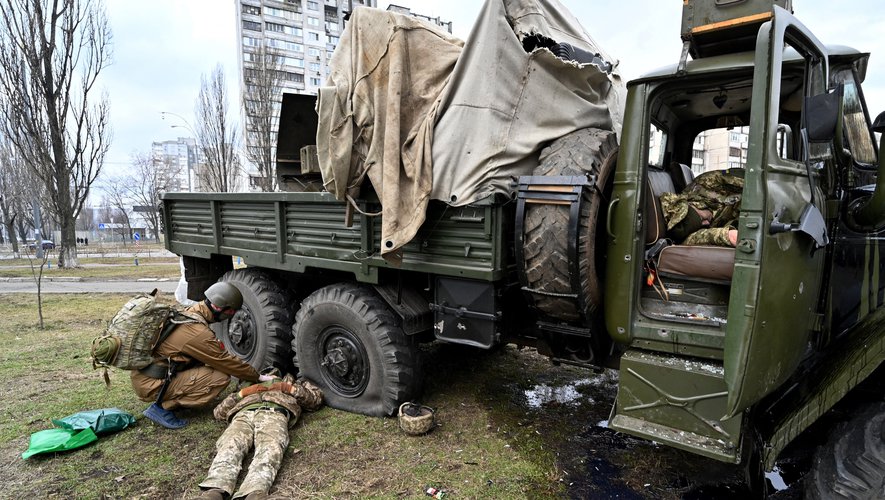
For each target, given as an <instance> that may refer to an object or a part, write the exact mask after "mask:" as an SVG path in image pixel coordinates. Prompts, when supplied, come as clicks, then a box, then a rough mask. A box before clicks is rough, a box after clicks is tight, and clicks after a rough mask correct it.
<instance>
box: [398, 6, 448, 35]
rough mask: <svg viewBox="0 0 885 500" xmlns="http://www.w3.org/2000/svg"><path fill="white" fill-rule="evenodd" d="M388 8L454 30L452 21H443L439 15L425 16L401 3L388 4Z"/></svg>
mask: <svg viewBox="0 0 885 500" xmlns="http://www.w3.org/2000/svg"><path fill="white" fill-rule="evenodd" d="M387 10H389V11H391V12H396V13H398V14H404V15H407V16H412V17H414V18H416V19H420V20H422V21H424V22H425V23H430V24H433V25H434V26H439V27H440V28H442V29H444V30H446V31H448V32H449V33H451V32H452V21H443V20H442V19H440V18H439V16H436V17H432V16H425V15H424V14H418V13H415V12H412V9H410V8H408V7H401V6H399V5H393V4H390V5H388V6H387Z"/></svg>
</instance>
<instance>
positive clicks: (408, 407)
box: [398, 402, 434, 436]
mask: <svg viewBox="0 0 885 500" xmlns="http://www.w3.org/2000/svg"><path fill="white" fill-rule="evenodd" d="M398 418H399V428H400V429H402V430H403V432H405V433H406V434H408V435H410V436H420V435H421V434H425V433H427V432H429V431H430V429H433V424H434V421H433V409H432V408H430V407H428V406H422V405H419V404H417V403H409V402H406V403H403V404H401V405H400V407H399V415H398Z"/></svg>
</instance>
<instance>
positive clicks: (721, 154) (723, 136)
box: [691, 127, 750, 174]
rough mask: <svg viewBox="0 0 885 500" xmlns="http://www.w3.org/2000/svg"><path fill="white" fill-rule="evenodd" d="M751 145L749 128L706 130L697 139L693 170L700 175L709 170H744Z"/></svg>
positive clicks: (695, 141)
mask: <svg viewBox="0 0 885 500" xmlns="http://www.w3.org/2000/svg"><path fill="white" fill-rule="evenodd" d="M749 144H750V128H749V127H735V128H731V129H727V128H716V129H711V130H705V131H703V132H701V133H700V134H698V136H697V137H695V140H694V147H693V148H692V159H691V169H692V171H693V172H694V173H695V174H700V173H703V172H706V171H707V170H722V169H726V168H744V167H746V166H747V150H748V148H749Z"/></svg>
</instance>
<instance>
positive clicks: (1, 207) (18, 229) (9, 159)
mask: <svg viewBox="0 0 885 500" xmlns="http://www.w3.org/2000/svg"><path fill="white" fill-rule="evenodd" d="M2 139H3V138H2V136H0V216H2V218H3V226H4V227H5V228H6V232H7V233H8V235H9V239H10V240H11V243H12V252H13V254H14V255H15V256H19V255H21V253H20V250H19V248H18V241H19V240H21V241H24V242H27V240H28V239H29V238H30V237H31V236H33V232H32V230H33V229H34V216H33V213H34V212H33V207H34V204H35V203H36V204H40V206H41V208H43V209H44V212H45V207H46V202H45V199H46V196H45V194H44V192H45V189H44V188H43V187H42V186H41V184H40V183H39V182H38V180H37V179H36V178H35V177H34V176H33V175H31V171H30V169H29V168H28V167H27V166H26V165H25V164H24V161H23V160H22V158H21V157H20V156H19V155H18V154H17V153H16V151H15V148H13V147H12V144H11V143H9V142H6V141H3V140H2ZM16 233H18V234H16Z"/></svg>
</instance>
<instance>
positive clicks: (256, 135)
mask: <svg viewBox="0 0 885 500" xmlns="http://www.w3.org/2000/svg"><path fill="white" fill-rule="evenodd" d="M253 61H254V62H253V63H252V64H251V67H249V68H245V69H244V70H243V71H244V75H243V76H244V80H245V84H246V85H245V90H244V91H243V107H244V109H245V110H246V141H245V142H246V148H245V151H246V159H248V160H249V162H251V163H252V164H253V165H254V166H255V169H256V170H257V171H258V180H257V182H256V183H255V184H256V185H257V186H258V188H259V189H261V190H262V191H276V189H277V169H276V163H277V158H276V145H277V140H276V138H277V126H278V123H279V119H280V116H279V106H280V100H281V98H282V92H283V90H282V88H283V85H282V84H283V74H284V73H283V71H282V64H281V63H280V58H279V56H278V55H276V54H273V53H272V52H270V51H269V50H268V49H267V47H266V46H264V45H262V46H261V48H260V49H259V51H258V52H257V53H255V54H254V58H253Z"/></svg>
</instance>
